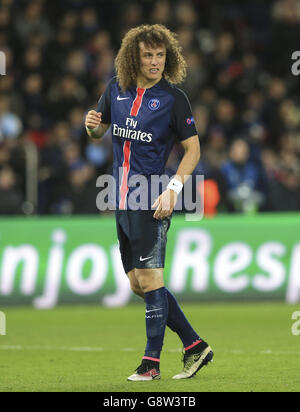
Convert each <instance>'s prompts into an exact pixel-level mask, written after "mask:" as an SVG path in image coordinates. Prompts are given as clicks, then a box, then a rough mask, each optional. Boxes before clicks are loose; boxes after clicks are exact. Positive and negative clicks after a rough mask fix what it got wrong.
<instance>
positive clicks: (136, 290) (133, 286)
mask: <svg viewBox="0 0 300 412" xmlns="http://www.w3.org/2000/svg"><path fill="white" fill-rule="evenodd" d="M130 287H131V290H132V292H133V293H134V294H136V295H138V296H140V297H141V298H144V292H143V291H142V289H141V288H140V286H139V285H137V284H136V283H130Z"/></svg>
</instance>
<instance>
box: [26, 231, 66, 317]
mask: <svg viewBox="0 0 300 412" xmlns="http://www.w3.org/2000/svg"><path fill="white" fill-rule="evenodd" d="M66 239H67V235H66V232H65V231H63V230H61V229H57V230H54V232H53V233H52V241H53V242H54V245H53V246H52V247H51V249H50V252H49V257H48V263H47V270H46V274H45V287H44V295H43V296H40V297H37V298H35V299H34V300H33V305H34V306H35V307H36V308H39V309H49V308H52V307H54V306H55V305H56V303H57V299H58V295H59V289H60V283H61V275H62V266H63V261H64V249H63V244H64V243H65V242H66Z"/></svg>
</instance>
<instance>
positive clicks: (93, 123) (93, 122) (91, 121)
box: [85, 110, 102, 129]
mask: <svg viewBox="0 0 300 412" xmlns="http://www.w3.org/2000/svg"><path fill="white" fill-rule="evenodd" d="M101 116H102V113H101V112H96V110H90V111H89V112H88V114H87V115H86V117H85V127H86V128H87V129H95V128H96V127H98V126H99V125H100V123H101Z"/></svg>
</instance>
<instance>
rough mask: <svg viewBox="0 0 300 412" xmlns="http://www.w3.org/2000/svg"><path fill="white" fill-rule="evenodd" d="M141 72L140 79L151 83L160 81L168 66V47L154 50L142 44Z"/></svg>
mask: <svg viewBox="0 0 300 412" xmlns="http://www.w3.org/2000/svg"><path fill="white" fill-rule="evenodd" d="M139 46H140V72H139V76H138V77H139V78H140V79H142V80H146V81H149V82H153V81H156V80H157V81H159V80H160V79H161V77H162V74H163V71H164V69H165V64H166V47H165V46H163V45H162V46H159V47H156V48H152V47H150V46H146V45H145V44H144V43H143V42H140V44H139Z"/></svg>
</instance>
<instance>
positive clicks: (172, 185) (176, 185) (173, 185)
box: [167, 179, 183, 195]
mask: <svg viewBox="0 0 300 412" xmlns="http://www.w3.org/2000/svg"><path fill="white" fill-rule="evenodd" d="M182 188H183V184H182V183H181V182H179V180H177V179H171V180H170V181H169V184H168V186H167V189H171V190H174V192H176V193H177V194H178V195H179V193H180V192H181V190H182Z"/></svg>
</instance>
